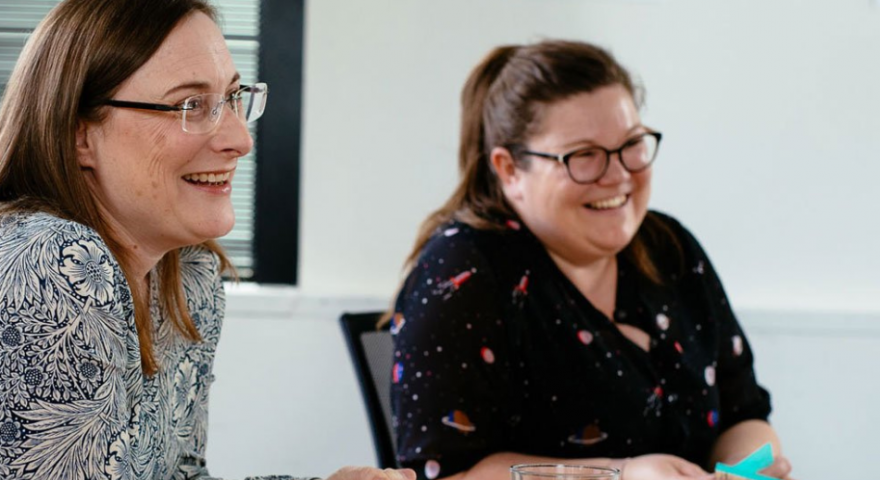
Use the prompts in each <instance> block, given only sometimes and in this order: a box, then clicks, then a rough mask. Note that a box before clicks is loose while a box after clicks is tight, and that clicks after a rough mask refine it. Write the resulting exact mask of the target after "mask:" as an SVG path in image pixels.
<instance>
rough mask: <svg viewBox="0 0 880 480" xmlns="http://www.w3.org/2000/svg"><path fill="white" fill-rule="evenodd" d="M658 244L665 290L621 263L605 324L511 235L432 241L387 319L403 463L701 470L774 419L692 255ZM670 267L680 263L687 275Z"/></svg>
mask: <svg viewBox="0 0 880 480" xmlns="http://www.w3.org/2000/svg"><path fill="white" fill-rule="evenodd" d="M649 215H653V216H655V217H656V218H658V219H659V220H660V221H661V222H663V223H665V224H666V225H668V226H669V227H670V229H671V231H672V232H673V233H674V234H675V235H676V236H677V238H678V240H679V242H680V244H681V248H682V253H683V257H682V255H680V254H679V253H678V252H677V249H675V248H674V247H673V246H670V245H649V248H650V251H651V255H652V258H653V259H654V260H655V264H656V265H657V266H658V267H659V268H660V269H661V272H662V274H663V275H664V276H665V277H666V278H667V281H666V282H665V283H664V285H663V286H660V285H657V284H655V283H652V282H650V281H649V280H647V279H645V278H644V277H643V276H642V275H641V274H639V273H638V271H637V270H636V269H635V268H634V266H633V265H632V264H630V263H629V262H628V261H627V260H626V259H625V257H624V256H622V255H620V256H618V270H619V273H618V275H619V277H618V287H617V300H616V308H615V313H614V316H615V318H614V320H615V321H616V322H618V323H622V324H623V323H625V324H630V325H633V326H636V327H638V328H640V329H642V330H644V331H645V332H647V333H648V334H649V335H650V337H651V341H650V348H649V350H648V351H645V350H643V349H642V348H640V347H638V346H637V345H635V344H634V343H632V342H631V341H630V340H628V339H627V338H626V337H624V336H623V335H622V334H621V333H620V330H619V329H618V328H617V327H616V326H615V325H614V323H612V322H611V321H610V320H609V319H608V318H607V317H606V316H605V315H603V314H602V313H600V312H599V311H598V310H596V309H595V308H594V307H593V306H592V305H591V304H590V302H589V301H588V300H587V299H586V298H585V297H584V296H583V295H582V294H581V293H580V292H579V291H578V290H577V289H576V288H575V287H574V285H573V284H572V283H571V282H570V281H569V280H568V279H567V278H566V277H565V276H564V275H563V274H562V272H561V271H560V270H559V269H558V268H557V267H556V265H555V264H554V263H553V261H552V260H551V259H550V257H549V255H548V254H547V252H546V250H545V249H544V248H543V246H542V245H541V243H540V242H539V241H538V240H537V239H536V238H535V237H534V236H533V235H532V234H531V233H530V232H529V231H528V230H527V229H526V228H525V227H524V226H522V225H520V224H519V223H518V222H516V221H512V220H511V221H508V222H506V224H507V226H506V228H505V229H504V230H500V231H498V230H496V231H490V230H477V229H474V228H472V227H469V226H467V225H464V224H461V223H450V224H448V225H446V226H444V227H442V228H440V229H439V230H438V231H437V232H436V234H435V235H434V236H433V238H431V240H429V242H428V244H427V245H426V246H425V248H424V250H423V251H422V253H421V256H420V258H419V260H418V263H417V265H416V266H415V268H414V269H413V270H412V272H411V273H410V274H409V277H408V278H407V280H406V282H405V283H404V285H403V289H402V291H401V293H400V295H399V297H398V299H397V303H396V308H395V312H396V313H395V315H394V317H393V319H392V327H391V330H392V334H393V336H394V342H395V349H394V356H395V360H394V361H395V363H394V367H393V370H392V388H391V394H392V409H393V417H394V418H393V422H394V424H395V426H396V427H395V428H396V432H397V438H398V450H397V452H398V459H399V460H400V463H401V465H402V466H404V467H409V468H413V469H415V470H416V472H417V473H418V474H419V477H420V478H428V479H432V478H437V477H445V476H449V475H453V474H455V473H457V472H460V471H462V470H465V469H468V468H470V467H472V466H473V465H474V464H476V463H477V462H478V461H480V460H481V459H482V458H484V457H486V456H488V455H490V454H492V453H495V452H518V453H525V454H532V455H542V456H551V457H563V458H592V457H613V458H622V457H632V456H636V455H642V454H648V453H668V454H673V455H678V456H681V457H683V458H685V459H687V460H690V461H692V462H695V463H698V464H701V465H704V466H705V464H706V463H707V461H708V456H709V453H710V450H711V448H712V445H713V443H714V441H715V439H716V438H717V437H718V435H719V434H720V433H721V432H723V431H724V430H725V429H727V428H729V427H730V426H732V425H734V424H736V423H738V422H741V421H743V420H748V419H762V420H765V419H766V418H767V416H768V415H769V413H770V397H769V394H768V393H767V391H765V390H764V389H763V388H761V387H760V386H759V385H758V384H757V383H756V381H755V373H754V370H753V369H752V353H751V350H750V349H749V344H748V342H747V341H746V338H745V335H744V334H743V332H742V330H741V329H740V326H739V324H738V323H737V320H736V318H735V317H734V315H733V312H732V311H731V309H730V306H729V305H728V303H727V299H726V297H725V294H724V291H723V289H722V286H721V283H720V281H719V279H718V276H717V275H716V274H715V271H714V270H713V269H712V265H711V264H710V263H709V259H708V258H707V257H706V254H705V253H704V252H703V250H702V248H701V247H700V245H699V243H698V242H697V240H696V239H695V238H694V237H693V236H692V235H691V234H690V232H688V231H687V230H686V229H685V228H684V227H682V226H681V225H680V224H679V223H678V222H677V221H676V220H674V219H672V218H670V217H668V216H666V215H663V214H660V213H657V212H650V213H649ZM674 259H679V260H681V261H677V260H674Z"/></svg>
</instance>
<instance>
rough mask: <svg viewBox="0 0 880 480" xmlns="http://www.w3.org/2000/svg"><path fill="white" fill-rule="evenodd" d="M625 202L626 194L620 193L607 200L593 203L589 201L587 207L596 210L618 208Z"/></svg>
mask: <svg viewBox="0 0 880 480" xmlns="http://www.w3.org/2000/svg"><path fill="white" fill-rule="evenodd" d="M624 203H626V195H618V196H616V197H612V198H608V199H605V200H598V201H595V202H592V203H588V204H587V207H589V208H592V209H594V210H607V209H609V208H617V207H619V206H621V205H623V204H624Z"/></svg>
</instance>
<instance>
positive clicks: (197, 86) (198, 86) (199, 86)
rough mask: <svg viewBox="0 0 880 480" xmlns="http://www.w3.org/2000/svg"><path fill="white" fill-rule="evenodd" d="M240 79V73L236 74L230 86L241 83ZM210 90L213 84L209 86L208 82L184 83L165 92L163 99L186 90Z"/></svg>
mask: <svg viewBox="0 0 880 480" xmlns="http://www.w3.org/2000/svg"><path fill="white" fill-rule="evenodd" d="M240 79H241V74H240V73H238V72H235V75H233V76H232V80H230V81H229V85H232V84H233V83H235V82H237V81H239V80H240ZM210 88H211V84H209V83H208V82H199V81H196V82H187V83H182V84H180V85H177V86H175V87H172V88H171V89H170V90H168V91H167V92H165V95H162V98H168V97H170V96H171V95H174V94H175V93H177V92H180V91H184V90H209V89H210Z"/></svg>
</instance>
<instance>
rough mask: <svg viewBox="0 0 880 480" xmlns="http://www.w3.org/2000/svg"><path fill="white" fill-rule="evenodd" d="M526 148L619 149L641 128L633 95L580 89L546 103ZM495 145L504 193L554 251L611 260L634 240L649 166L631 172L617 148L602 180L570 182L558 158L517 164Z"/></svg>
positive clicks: (572, 259)
mask: <svg viewBox="0 0 880 480" xmlns="http://www.w3.org/2000/svg"><path fill="white" fill-rule="evenodd" d="M539 118H540V124H539V128H538V129H537V131H536V132H535V133H534V134H533V135H531V136H530V137H529V138H528V139H527V142H526V147H527V148H528V150H531V151H537V152H549V153H553V154H559V153H566V152H570V151H572V150H576V149H578V148H582V147H590V146H600V147H604V148H606V149H609V150H615V149H617V148H619V147H620V146H622V145H623V144H625V143H626V142H627V141H628V140H630V139H632V138H633V137H635V136H637V135H638V134H640V133H644V132H646V131H648V130H647V129H646V128H645V127H644V126H642V124H641V120H640V119H639V114H638V110H637V109H636V106H635V103H634V102H633V99H632V95H630V93H629V92H628V91H627V90H626V89H625V88H624V87H623V86H620V85H612V86H606V87H602V88H599V89H596V90H594V91H592V92H590V93H581V94H577V95H574V96H572V97H569V98H567V99H564V100H561V101H558V102H556V103H553V104H550V105H548V106H545V107H544V108H543V110H542V113H541V115H540V117H539ZM505 155H507V156H509V154H506V150H504V149H501V148H496V149H495V150H493V152H492V157H493V158H492V161H493V164H494V165H495V168H496V171H498V172H499V177H500V178H501V181H502V184H503V188H504V194H505V197H506V198H507V200H508V202H510V204H511V206H512V207H513V208H514V210H516V212H517V213H518V214H519V216H520V218H521V219H522V220H523V222H524V223H525V224H526V225H527V226H528V227H529V229H530V230H531V231H532V232H533V233H534V234H535V235H536V236H537V237H538V239H539V240H541V242H542V243H543V244H544V246H545V247H546V248H547V250H548V251H549V252H550V254H551V256H553V257H554V258H556V259H557V260H562V261H565V262H567V263H571V264H574V265H583V264H587V263H591V262H593V261H596V260H599V259H603V258H609V257H611V256H614V255H616V254H617V253H618V252H620V251H621V250H623V248H624V247H626V245H627V244H629V242H630V241H631V240H632V239H633V236H634V235H635V234H636V231H637V230H638V228H639V226H640V225H641V223H642V220H643V219H644V218H645V214H646V213H647V209H648V199H649V197H650V195H651V169H650V168H648V169H646V170H644V171H642V172H639V173H630V172H628V171H626V170H625V169H624V168H623V165H622V164H621V163H620V159H619V156H618V155H617V154H615V155H612V156H611V163H610V165H609V166H608V170H607V171H606V172H605V175H604V176H602V178H600V179H599V180H598V181H597V182H595V183H592V184H589V185H581V184H578V183H575V182H574V181H572V179H571V178H570V177H569V175H568V172H567V171H566V169H565V166H564V165H563V164H561V163H559V162H557V161H555V160H550V159H544V158H537V157H534V156H532V157H528V160H527V162H528V163H526V164H524V165H520V166H515V165H514V164H513V162H512V160H509V159H508V160H505V159H504V157H505Z"/></svg>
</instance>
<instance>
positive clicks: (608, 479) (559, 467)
mask: <svg viewBox="0 0 880 480" xmlns="http://www.w3.org/2000/svg"><path fill="white" fill-rule="evenodd" d="M619 478H620V472H619V471H618V470H616V469H614V468H603V467H591V466H588V465H571V464H568V465H567V464H556V463H534V464H522V465H514V466H512V467H510V479H511V480H619Z"/></svg>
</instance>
